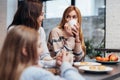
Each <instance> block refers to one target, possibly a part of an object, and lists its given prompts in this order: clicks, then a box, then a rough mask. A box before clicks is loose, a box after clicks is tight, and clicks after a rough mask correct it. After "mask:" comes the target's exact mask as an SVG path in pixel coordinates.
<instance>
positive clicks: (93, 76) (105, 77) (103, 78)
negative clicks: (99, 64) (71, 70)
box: [79, 63, 120, 80]
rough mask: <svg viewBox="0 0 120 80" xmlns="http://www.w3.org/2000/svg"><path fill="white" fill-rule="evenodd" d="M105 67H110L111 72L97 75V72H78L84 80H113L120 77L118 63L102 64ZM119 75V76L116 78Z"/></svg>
mask: <svg viewBox="0 0 120 80" xmlns="http://www.w3.org/2000/svg"><path fill="white" fill-rule="evenodd" d="M103 65H105V66H109V67H112V68H113V70H112V71H110V72H104V73H97V72H94V73H92V72H84V71H79V72H80V74H81V75H82V76H84V78H85V79H86V80H111V79H112V80H113V79H115V78H118V77H120V63H117V64H103ZM118 75H119V76H118Z"/></svg>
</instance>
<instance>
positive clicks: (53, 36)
mask: <svg viewBox="0 0 120 80" xmlns="http://www.w3.org/2000/svg"><path fill="white" fill-rule="evenodd" d="M74 22H75V23H74ZM73 23H74V24H73ZM70 24H73V25H70ZM48 48H49V51H50V52H51V55H52V56H56V55H58V54H59V52H60V51H61V50H65V51H68V52H69V53H72V54H74V56H75V61H81V60H83V59H84V56H85V53H86V47H85V43H84V37H83V33H82V27H81V13H80V11H79V9H78V8H77V7H75V6H69V7H68V8H67V9H66V10H65V11H64V13H63V17H62V20H61V23H60V24H59V25H58V26H57V27H55V28H54V29H53V30H52V31H51V32H50V35H49V39H48Z"/></svg>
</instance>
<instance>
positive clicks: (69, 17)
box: [66, 10, 78, 22]
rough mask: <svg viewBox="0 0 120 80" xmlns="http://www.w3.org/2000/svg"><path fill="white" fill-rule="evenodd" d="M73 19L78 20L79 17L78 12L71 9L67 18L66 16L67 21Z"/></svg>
mask: <svg viewBox="0 0 120 80" xmlns="http://www.w3.org/2000/svg"><path fill="white" fill-rule="evenodd" d="M72 19H75V20H78V17H77V13H76V12H75V10H73V11H71V12H70V13H69V14H68V15H67V18H66V21H67V22H68V21H70V20H72Z"/></svg>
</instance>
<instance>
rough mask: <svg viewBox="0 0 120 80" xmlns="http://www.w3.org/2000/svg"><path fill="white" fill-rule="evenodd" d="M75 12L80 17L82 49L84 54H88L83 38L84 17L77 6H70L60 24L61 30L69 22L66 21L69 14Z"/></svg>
mask: <svg viewBox="0 0 120 80" xmlns="http://www.w3.org/2000/svg"><path fill="white" fill-rule="evenodd" d="M73 10H74V11H75V12H76V14H77V17H78V23H79V25H80V33H79V36H80V40H81V43H82V49H83V51H84V53H86V46H85V42H84V37H83V32H82V27H81V21H82V17H81V13H80V10H79V9H78V8H77V7H75V6H69V7H68V8H67V9H66V10H65V11H64V13H63V17H62V20H61V22H60V24H59V28H60V29H64V25H65V23H66V22H67V21H66V17H67V16H68V14H69V13H70V12H71V11H73Z"/></svg>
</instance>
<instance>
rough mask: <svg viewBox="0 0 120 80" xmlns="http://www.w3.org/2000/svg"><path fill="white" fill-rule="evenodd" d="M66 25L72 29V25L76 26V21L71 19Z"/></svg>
mask: <svg viewBox="0 0 120 80" xmlns="http://www.w3.org/2000/svg"><path fill="white" fill-rule="evenodd" d="M68 23H69V25H70V26H71V27H72V28H74V25H76V24H77V21H76V20H75V19H72V20H70V21H69V22H68Z"/></svg>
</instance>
